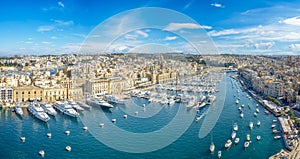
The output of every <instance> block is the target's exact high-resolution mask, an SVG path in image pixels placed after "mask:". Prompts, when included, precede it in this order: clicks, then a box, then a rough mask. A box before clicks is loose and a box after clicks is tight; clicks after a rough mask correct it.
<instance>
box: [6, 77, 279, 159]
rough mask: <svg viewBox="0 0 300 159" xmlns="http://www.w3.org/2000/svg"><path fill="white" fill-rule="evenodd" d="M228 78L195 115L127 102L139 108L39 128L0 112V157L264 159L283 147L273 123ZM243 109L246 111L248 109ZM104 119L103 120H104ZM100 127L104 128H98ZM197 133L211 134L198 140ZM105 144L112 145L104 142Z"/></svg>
mask: <svg viewBox="0 0 300 159" xmlns="http://www.w3.org/2000/svg"><path fill="white" fill-rule="evenodd" d="M232 75H234V73H226V74H225V75H224V78H223V80H222V81H221V82H220V84H219V85H223V87H218V88H219V92H217V94H216V96H217V98H216V101H215V102H214V103H213V104H212V105H211V106H206V107H205V108H202V109H201V110H199V111H198V112H195V110H192V111H187V110H186V108H185V106H184V105H183V104H179V103H175V104H174V105H172V106H166V105H165V106H163V105H151V104H149V102H148V100H147V99H142V98H137V97H133V98H132V101H133V102H134V104H135V105H138V106H140V107H136V106H135V107H133V106H132V107H131V106H130V105H129V104H126V106H124V105H116V106H115V107H114V108H111V109H109V110H104V111H103V110H102V109H100V108H95V107H93V108H92V109H91V110H85V111H84V112H82V113H81V115H80V117H79V118H72V117H69V116H66V115H63V114H61V113H58V114H57V116H56V117H51V120H49V121H48V123H44V122H41V121H39V120H38V119H36V118H34V117H33V116H31V115H30V114H28V112H27V110H26V108H23V111H24V115H23V117H20V116H18V115H16V114H15V112H13V111H12V110H11V109H9V108H0V111H1V112H0V150H1V153H0V158H1V159H13V158H14V159H23V158H24V159H29V158H30V159H32V158H57V159H65V158H76V159H80V158H156V159H158V158H163V159H166V158H172V159H174V158H175V159H176V158H186V159H190V158H191V159H192V158H198V159H212V158H217V153H218V151H222V157H221V158H225V159H233V158H235V159H258V158H259V159H266V158H268V157H269V156H271V155H273V154H275V153H277V152H278V151H280V149H282V148H283V141H282V139H280V140H274V138H273V137H274V136H275V135H274V134H272V128H271V125H272V124H273V123H274V122H273V120H275V119H276V118H275V117H274V116H273V115H272V114H266V113H265V112H264V107H263V106H262V105H260V104H259V103H258V102H257V101H255V100H254V99H252V98H250V97H249V95H248V94H247V92H246V91H244V90H242V88H241V85H240V84H239V82H238V81H236V80H234V79H232V78H231V76H232ZM222 97H225V98H224V99H225V101H223V102H218V100H220V99H221V98H222ZM237 98H239V103H238V104H236V103H235V100H236V99H237ZM242 104H244V105H245V107H244V108H243V113H244V118H241V117H240V112H239V110H238V107H239V106H241V105H242ZM248 104H249V105H250V106H251V109H250V108H248ZM257 104H258V108H259V110H260V112H259V113H258V115H257V117H255V116H254V115H253V113H254V112H255V108H256V105H257ZM210 107H214V109H213V110H214V111H217V110H219V111H220V115H219V116H216V117H217V120H216V123H213V124H211V125H210V126H211V128H207V126H206V127H205V126H204V125H205V123H204V122H209V121H207V120H211V119H208V115H209V113H213V112H212V110H210ZM152 108H153V109H152ZM180 113H181V114H182V115H181V116H180V117H181V119H176V120H173V119H175V118H178V117H177V115H178V114H180ZM124 114H128V117H127V118H124V116H123V115H124ZM147 115H148V116H147ZM190 116H191V117H190ZM195 116H197V117H200V120H199V122H195V120H194V117H195ZM206 117H207V119H206ZM104 118H106V119H107V120H106V121H104ZM111 119H116V122H115V123H112V122H109V123H108V122H107V121H110V120H111ZM185 119H186V120H185ZM187 119H192V122H186V121H188V120H187ZM250 121H252V122H253V123H254V127H253V129H252V130H250V128H249V122H250ZM257 121H261V125H260V126H257V125H256V122H257ZM100 123H105V125H104V126H103V127H100V126H99V125H100ZM170 123H171V124H177V125H178V126H177V127H178V128H176V127H172V128H169V129H166V131H168V130H170V131H172V133H170V135H171V137H166V136H165V135H164V134H160V135H159V132H160V130H162V129H164V128H165V127H167V126H168V125H171V124H170ZM234 123H237V124H238V127H239V130H238V131H237V137H239V138H240V142H239V143H238V144H236V145H235V144H232V146H231V147H230V148H228V149H225V147H224V145H225V143H226V141H227V140H228V139H231V133H232V127H233V124H234ZM184 124H185V125H184ZM275 124H276V125H277V126H276V128H275V129H277V130H280V127H279V125H278V122H276V123H275ZM206 125H207V124H206ZM84 126H88V130H83V127H84ZM121 129H122V130H125V131H126V133H127V134H129V135H128V136H126V133H124V132H121V131H119V130H121ZM201 129H202V130H204V129H205V130H206V129H211V130H209V132H208V133H206V135H204V136H202V137H199V131H200V130H201ZM67 130H69V131H70V134H69V135H66V134H65V131H67ZM152 132H157V133H158V135H154V136H155V137H153V136H152V137H151V138H150V137H149V136H147V135H149V134H151V133H152ZM162 132H163V131H162ZM181 132H182V133H181ZM47 133H51V134H52V137H51V138H48V137H47V135H46V134H47ZM132 134H133V135H132ZM134 134H137V135H139V134H145V136H144V137H145V138H142V137H143V135H140V136H136V141H132V142H130V141H127V140H126V138H131V139H132V137H133V138H134V136H135V135H134ZM247 134H250V135H251V144H250V146H249V147H248V148H247V149H245V148H244V142H245V141H246V135H247ZM170 135H169V136H170ZM172 135H174V136H172ZM176 135H177V136H176ZM257 135H260V136H261V140H260V141H257V140H256V136H257ZM277 135H278V134H277ZM21 136H24V137H26V140H25V142H22V141H21V140H20V137H21ZM104 137H105V138H104ZM172 137H174V139H173V140H171V138H172ZM110 139H111V141H112V142H110V141H109V140H110ZM167 139H170V140H167ZM167 142H169V143H167ZM211 142H213V143H214V144H215V151H214V152H213V153H211V152H210V151H209V147H210V144H211ZM166 143H167V144H166ZM135 144H136V145H135ZM152 144H156V145H163V146H162V147H159V146H158V147H156V148H154V149H152V147H155V146H153V145H152ZM66 146H70V147H71V151H66V149H65V148H66ZM40 150H44V152H45V155H44V156H43V157H42V156H40V155H39V151H40ZM143 150H145V151H143Z"/></svg>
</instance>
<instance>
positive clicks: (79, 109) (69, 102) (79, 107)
mask: <svg viewBox="0 0 300 159" xmlns="http://www.w3.org/2000/svg"><path fill="white" fill-rule="evenodd" d="M67 104H70V105H71V107H72V108H73V109H75V110H77V111H84V109H83V108H82V107H81V106H79V105H78V104H77V103H76V102H75V101H73V100H69V101H68V103H67Z"/></svg>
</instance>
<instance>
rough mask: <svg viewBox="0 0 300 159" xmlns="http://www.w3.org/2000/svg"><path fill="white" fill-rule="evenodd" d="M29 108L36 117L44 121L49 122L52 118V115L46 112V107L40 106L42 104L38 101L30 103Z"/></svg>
mask: <svg viewBox="0 0 300 159" xmlns="http://www.w3.org/2000/svg"><path fill="white" fill-rule="evenodd" d="M27 110H28V111H29V113H31V114H32V115H33V116H34V117H36V118H37V119H39V120H41V121H43V122H47V121H49V120H50V117H49V116H48V115H47V114H46V113H45V112H44V109H43V108H42V107H40V105H39V104H38V103H31V104H29V106H28V107H27Z"/></svg>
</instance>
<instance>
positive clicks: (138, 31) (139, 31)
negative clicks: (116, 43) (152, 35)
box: [135, 30, 149, 38]
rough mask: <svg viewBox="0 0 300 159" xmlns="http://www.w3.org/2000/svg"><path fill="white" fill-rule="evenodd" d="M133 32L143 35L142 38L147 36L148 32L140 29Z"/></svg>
mask: <svg viewBox="0 0 300 159" xmlns="http://www.w3.org/2000/svg"><path fill="white" fill-rule="evenodd" d="M135 33H136V34H138V35H141V36H143V37H144V38H147V37H148V36H149V35H148V33H146V32H144V31H141V30H137V31H135Z"/></svg>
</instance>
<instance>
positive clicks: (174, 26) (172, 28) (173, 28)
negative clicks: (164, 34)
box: [164, 23, 212, 31]
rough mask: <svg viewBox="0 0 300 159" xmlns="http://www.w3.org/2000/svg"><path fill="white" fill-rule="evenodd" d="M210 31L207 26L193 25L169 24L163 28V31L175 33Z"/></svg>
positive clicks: (209, 27)
mask: <svg viewBox="0 0 300 159" xmlns="http://www.w3.org/2000/svg"><path fill="white" fill-rule="evenodd" d="M200 28H203V29H211V28H212V27H211V26H207V25H199V24H195V23H170V24H169V25H168V26H167V27H165V28H164V30H168V31H177V30H181V29H200Z"/></svg>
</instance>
